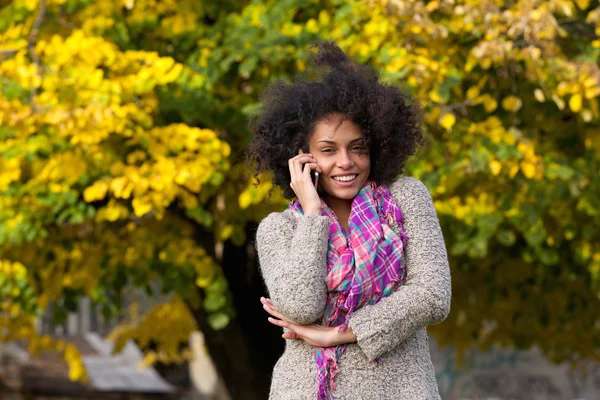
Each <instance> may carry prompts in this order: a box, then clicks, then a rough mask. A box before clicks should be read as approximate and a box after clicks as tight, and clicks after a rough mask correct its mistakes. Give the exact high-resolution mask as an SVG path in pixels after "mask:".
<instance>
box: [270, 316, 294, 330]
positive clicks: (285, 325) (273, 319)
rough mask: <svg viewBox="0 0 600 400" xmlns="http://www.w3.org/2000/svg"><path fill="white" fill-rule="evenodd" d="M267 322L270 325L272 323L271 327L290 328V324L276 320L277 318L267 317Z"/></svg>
mask: <svg viewBox="0 0 600 400" xmlns="http://www.w3.org/2000/svg"><path fill="white" fill-rule="evenodd" d="M267 320H268V321H269V322H270V323H272V324H273V325H277V326H280V327H282V328H289V327H290V322H288V321H284V320H282V319H277V318H273V317H269V318H267Z"/></svg>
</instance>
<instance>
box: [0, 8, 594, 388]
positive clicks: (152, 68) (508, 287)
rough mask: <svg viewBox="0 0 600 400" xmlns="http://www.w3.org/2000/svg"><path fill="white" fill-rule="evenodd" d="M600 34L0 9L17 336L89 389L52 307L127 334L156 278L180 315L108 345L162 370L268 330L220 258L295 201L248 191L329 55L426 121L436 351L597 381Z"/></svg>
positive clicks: (417, 16)
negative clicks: (331, 50)
mask: <svg viewBox="0 0 600 400" xmlns="http://www.w3.org/2000/svg"><path fill="white" fill-rule="evenodd" d="M599 36H600V7H599V6H598V4H597V2H593V1H589V0H528V1H524V0H512V1H504V0H502V1H500V0H431V1H424V0H387V1H386V0H345V1H341V0H316V1H311V0H293V1H292V0H280V1H274V0H262V1H258V0H256V1H233V0H226V1H220V2H208V1H191V0H180V1H175V0H163V1H157V0H123V1H110V0H14V1H5V0H3V1H0V61H1V63H0V294H1V299H0V334H1V337H0V338H1V339H2V340H15V339H22V338H25V339H28V340H29V343H30V349H31V351H34V352H36V351H39V350H40V349H43V348H50V349H54V350H57V351H61V352H63V355H64V357H65V359H66V360H67V361H68V362H69V363H70V366H71V377H72V378H73V379H84V378H85V371H84V369H83V368H82V364H81V360H80V358H79V357H78V355H77V351H76V349H74V348H72V347H70V346H68V345H67V346H65V344H64V343H61V342H60V341H55V340H53V339H52V338H50V337H42V336H39V335H37V334H36V332H35V329H34V324H33V323H34V318H35V316H38V315H40V313H41V312H42V310H43V309H45V308H46V307H48V305H50V304H52V305H54V306H55V310H57V311H56V312H55V315H54V319H55V321H56V322H57V323H60V322H61V321H64V319H65V318H66V315H67V312H68V311H72V310H74V309H75V308H76V306H77V299H78V298H79V297H81V296H90V297H91V298H92V299H93V302H94V303H95V304H97V305H98V306H99V307H101V308H102V310H103V313H104V315H105V316H106V317H107V318H110V317H111V316H114V315H116V314H119V313H121V312H122V310H121V299H122V296H123V293H124V291H125V290H126V288H127V287H131V286H137V287H142V288H146V289H147V291H148V292H149V293H151V292H152V285H151V283H152V282H154V281H156V280H158V281H160V283H161V286H162V290H163V292H164V293H172V296H171V301H169V302H167V303H165V304H161V305H159V306H157V307H156V308H155V309H153V310H150V312H149V313H148V314H147V315H141V316H137V315H132V316H131V318H129V320H128V323H126V324H124V325H122V326H121V327H119V328H118V329H117V330H116V331H115V332H113V338H115V339H116V340H117V341H118V343H121V344H122V343H124V341H125V340H126V339H128V338H134V339H136V340H137V341H138V343H140V345H141V346H142V347H144V348H146V350H147V353H146V354H147V358H146V361H147V362H148V363H152V362H155V361H157V360H159V361H164V362H171V361H177V362H180V361H182V360H183V359H184V358H185V357H188V356H189V354H188V353H187V352H186V350H185V348H186V343H187V337H188V334H189V332H191V331H192V330H194V329H197V328H198V327H200V328H202V329H203V330H204V331H208V330H216V331H219V330H223V331H227V329H234V328H233V327H236V326H237V328H235V329H239V330H242V331H243V328H244V326H246V327H248V326H249V322H248V321H251V319H252V318H255V315H260V314H252V313H250V312H246V311H244V310H245V309H242V308H241V307H242V306H240V304H241V303H240V301H241V302H246V303H248V302H249V300H248V299H247V298H246V299H244V296H245V295H246V294H247V292H245V291H244V290H242V289H241V288H243V279H242V278H240V280H238V279H237V278H236V279H234V278H232V276H234V275H232V272H231V270H228V268H227V267H226V264H227V262H226V260H224V259H225V258H226V255H224V254H223V252H224V249H228V248H229V249H234V248H242V249H244V248H246V247H248V246H250V247H251V245H252V239H253V238H252V234H253V228H254V227H255V224H256V222H257V221H260V220H261V219H262V218H263V217H264V216H265V215H266V214H267V213H268V212H270V211H275V210H280V209H281V208H282V207H284V206H285V203H284V202H283V200H282V198H281V196H280V194H279V193H278V192H277V191H275V192H274V193H273V195H272V196H268V192H269V190H270V189H271V185H270V182H269V179H268V177H264V178H265V179H263V180H262V183H261V184H260V185H258V186H253V185H252V182H251V179H250V174H249V169H248V166H247V165H245V164H244V162H243V160H242V155H243V150H244V148H245V146H246V144H247V143H248V140H249V132H248V129H247V119H248V116H249V115H251V114H252V113H253V112H255V111H257V110H258V109H259V107H260V104H259V103H258V100H257V99H258V95H259V93H261V91H262V90H263V89H264V88H265V87H266V85H268V84H269V83H270V82H273V81H274V80H276V79H291V78H292V77H293V76H294V75H295V74H296V73H300V74H302V73H304V72H305V70H306V68H307V62H308V61H307V60H308V56H309V53H310V50H309V44H310V43H312V42H313V41H315V40H318V39H321V38H325V39H331V40H334V41H336V42H337V43H338V44H339V45H340V46H341V47H342V48H343V49H344V50H345V51H347V52H348V53H349V54H350V55H351V56H353V57H354V58H355V59H356V60H357V61H359V62H361V63H368V64H370V65H372V66H373V67H375V68H377V69H378V70H379V71H380V72H381V76H382V79H384V80H385V81H386V82H389V83H390V84H395V85H401V86H402V87H404V89H405V90H407V91H409V92H411V93H412V94H413V95H414V96H416V97H417V98H418V99H419V100H420V101H421V102H422V104H423V107H424V109H425V126H424V130H425V134H426V137H427V144H426V146H425V147H424V148H423V149H422V151H421V153H420V154H419V155H418V157H416V158H415V159H414V160H413V161H412V162H411V163H410V164H409V167H408V172H407V175H412V176H414V177H416V178H418V179H420V180H422V181H423V182H424V183H425V184H426V185H427V186H428V188H429V189H430V192H431V193H432V196H433V198H434V202H435V206H436V209H437V212H438V216H439V218H440V222H441V224H442V229H443V232H444V236H445V240H446V245H447V248H448V251H449V255H450V258H451V260H450V261H451V267H452V277H453V303H452V313H451V315H450V316H449V318H448V320H447V321H446V322H444V323H443V324H440V325H437V326H433V327H431V328H430V332H431V333H432V334H433V335H434V336H435V337H436V339H437V340H438V342H439V343H440V344H442V345H453V346H455V347H456V348H457V349H458V350H459V352H460V351H462V350H465V349H468V348H472V347H479V348H482V349H485V348H488V347H489V346H492V345H501V346H510V347H517V348H528V347H530V346H533V345H536V346H538V347H539V348H540V349H541V350H542V351H543V352H544V353H545V354H546V355H547V356H548V357H549V358H550V359H552V360H554V361H564V360H567V361H573V362H576V361H578V360H581V359H586V358H595V359H596V360H597V359H598V357H599V356H598V353H597V352H596V349H597V348H598V346H599V345H600V333H599V332H600V330H599V329H598V326H599V325H598V310H600V304H599V303H600V301H599V300H600V297H599V295H600V240H599V239H600V217H599V213H600V176H599V174H598V171H600V162H599V161H600V157H599V155H598V154H599V153H598V150H599V149H600V110H599V103H598V98H599V96H600V70H599V65H598V57H599V55H600V38H599ZM242 253H243V252H242ZM240 254H241V253H240ZM249 254H250V255H251V253H249ZM240 257H242V258H241V259H243V261H244V262H243V263H241V264H240V263H238V264H237V265H238V267H239V268H240V269H241V270H244V271H249V272H248V274H250V275H249V276H252V277H253V278H252V279H253V280H254V283H253V284H254V285H256V281H257V280H258V281H259V280H260V278H259V277H257V276H256V265H255V263H254V262H253V260H252V259H251V258H252V257H251V256H250V257H248V256H244V255H242V256H240ZM244 257H246V258H244ZM239 260H240V259H238V260H237V261H239ZM257 306H258V302H257ZM236 310H237V313H236ZM235 321H242V322H244V321H246V323H241V324H239V325H235ZM250 325H252V324H251V323H250ZM173 326H177V327H178V329H172V328H173ZM263 326H264V325H263ZM216 331H213V333H214V334H215V335H218V333H215V332H216ZM245 336H247V335H242V334H240V335H238V336H237V338H238V339H239V340H238V339H235V340H237V341H238V342H239V343H237V342H236V343H237V345H242V344H241V343H242V342H243V343H245V345H246V346H250V345H251V344H252V342H244V340H243V339H241V338H243V337H245ZM217 342H218V341H217ZM217 342H212V343H213V344H214V343H217ZM209 344H210V343H209ZM221 344H223V342H222V341H221ZM230 345H231V346H234V347H235V346H236V345H234V344H231V343H230ZM220 348H221V349H223V348H224V347H223V346H221V347H220ZM215 349H216V347H214V346H213V348H211V353H212V355H213V357H214V358H217V359H218V358H219V357H227V355H226V354H221V353H219V351H218V350H215ZM248 363H249V366H250V367H251V363H252V360H251V357H250V358H249V359H248ZM218 364H219V363H218ZM223 365H225V364H222V363H221V364H219V366H220V367H221V368H220V369H221V372H222V373H223V372H224V371H223V369H224V368H223ZM268 367H269V366H266V367H265V370H268ZM227 379H228V378H226V380H227ZM228 383H230V384H231V385H235V382H233V381H232V380H228Z"/></svg>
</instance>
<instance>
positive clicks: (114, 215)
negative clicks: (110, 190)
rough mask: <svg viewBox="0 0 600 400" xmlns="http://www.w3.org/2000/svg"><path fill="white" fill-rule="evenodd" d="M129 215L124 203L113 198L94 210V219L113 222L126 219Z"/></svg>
mask: <svg viewBox="0 0 600 400" xmlns="http://www.w3.org/2000/svg"><path fill="white" fill-rule="evenodd" d="M128 217H129V210H128V209H127V207H125V206H124V205H122V204H120V203H119V202H117V201H116V200H115V199H111V200H110V201H109V202H108V204H107V205H106V206H104V207H102V208H100V209H99V210H98V211H97V212H96V221H98V222H101V221H109V222H115V221H117V220H119V219H126V218H128Z"/></svg>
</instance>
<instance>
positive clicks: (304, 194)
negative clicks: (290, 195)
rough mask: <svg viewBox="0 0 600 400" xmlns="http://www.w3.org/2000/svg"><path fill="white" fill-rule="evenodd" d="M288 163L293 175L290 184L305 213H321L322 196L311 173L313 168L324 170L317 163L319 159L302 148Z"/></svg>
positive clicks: (319, 170) (318, 170)
mask: <svg viewBox="0 0 600 400" xmlns="http://www.w3.org/2000/svg"><path fill="white" fill-rule="evenodd" d="M288 164H289V166H290V176H291V177H292V181H291V183H290V186H291V187H292V190H293V191H294V193H296V197H298V200H300V205H302V210H304V215H321V198H320V197H319V194H318V193H317V189H315V186H314V183H313V182H312V177H311V175H310V171H311V170H313V169H314V170H316V171H317V172H319V173H321V172H322V171H321V168H320V167H319V166H318V165H317V160H315V159H314V158H313V156H312V154H305V153H304V152H303V151H302V149H300V151H299V152H298V155H297V156H295V157H293V158H290V160H289V161H288Z"/></svg>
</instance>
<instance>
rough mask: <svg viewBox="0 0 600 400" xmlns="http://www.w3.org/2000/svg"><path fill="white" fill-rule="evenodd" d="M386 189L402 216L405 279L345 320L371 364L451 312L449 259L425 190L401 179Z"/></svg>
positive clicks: (413, 181)
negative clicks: (405, 244)
mask: <svg viewBox="0 0 600 400" xmlns="http://www.w3.org/2000/svg"><path fill="white" fill-rule="evenodd" d="M390 190H391V191H392V194H393V196H394V198H395V199H396V201H397V203H398V206H399V207H400V209H401V210H402V213H403V214H404V227H405V232H406V234H407V236H408V243H407V246H406V249H405V250H404V256H405V257H406V273H407V276H406V281H405V282H404V284H403V285H402V286H400V287H399V288H398V290H397V291H395V292H394V293H392V294H390V295H389V296H387V297H385V298H383V299H382V300H380V301H379V302H378V303H377V304H373V305H366V306H364V307H362V308H360V309H358V310H356V311H355V312H354V313H353V314H352V315H351V316H350V323H349V326H350V328H351V329H352V331H353V332H354V334H355V335H356V337H357V340H358V345H359V346H360V348H361V349H362V350H363V352H364V353H365V355H366V356H367V357H368V358H369V359H370V360H375V359H377V358H379V357H380V356H381V355H382V354H384V353H385V352H387V351H389V350H391V349H393V348H395V347H396V346H397V345H398V344H400V343H402V342H403V341H404V340H405V339H407V338H408V337H410V336H411V335H413V334H414V333H415V332H416V331H417V330H418V329H421V328H423V327H425V326H426V325H429V324H435V323H439V322H441V321H443V320H444V319H445V318H446V316H447V315H448V313H449V312H450V293H451V291H450V267H449V265H448V255H447V253H446V246H445V244H444V237H443V236H442V230H441V228H440V224H439V221H438V219H437V214H436V212H435V208H434V207H433V201H432V199H431V196H430V194H429V192H428V191H427V187H426V186H425V185H424V184H423V183H422V182H421V181H419V180H416V179H414V178H409V177H403V178H400V179H399V180H398V181H397V182H396V183H394V184H393V185H392V186H391V187H390Z"/></svg>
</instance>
